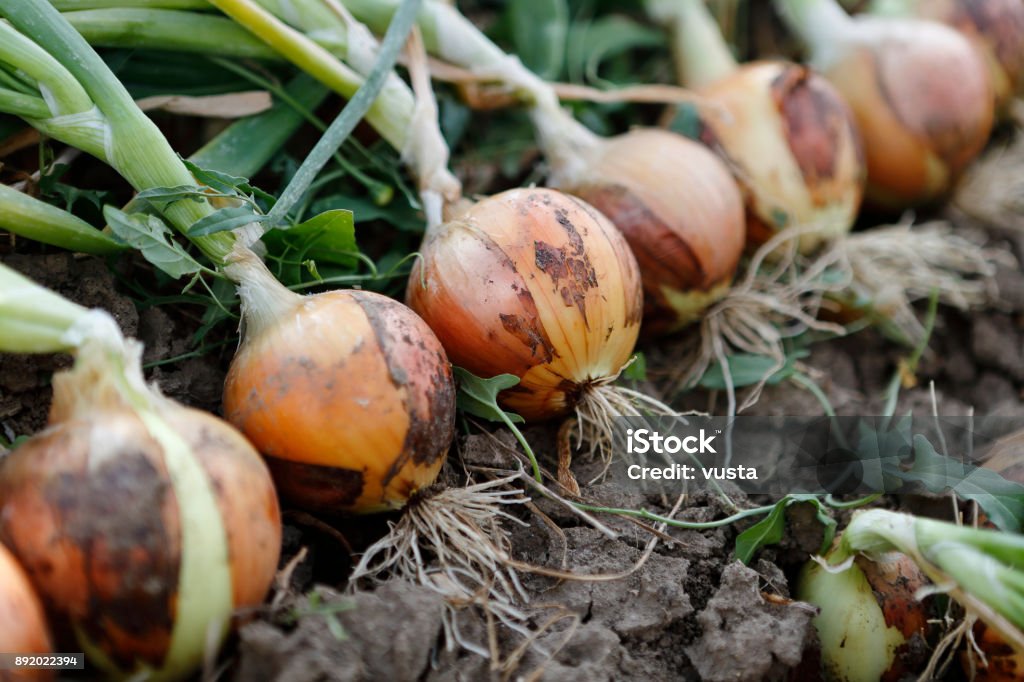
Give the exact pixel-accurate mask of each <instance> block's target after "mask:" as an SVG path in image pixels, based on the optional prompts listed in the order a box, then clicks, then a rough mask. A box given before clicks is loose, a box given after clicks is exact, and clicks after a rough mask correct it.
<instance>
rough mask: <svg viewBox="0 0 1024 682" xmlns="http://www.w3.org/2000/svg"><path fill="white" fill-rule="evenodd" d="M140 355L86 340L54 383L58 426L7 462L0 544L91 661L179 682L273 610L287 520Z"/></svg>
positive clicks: (245, 455)
mask: <svg viewBox="0 0 1024 682" xmlns="http://www.w3.org/2000/svg"><path fill="white" fill-rule="evenodd" d="M110 324H111V325H112V324H113V323H112V322H111V323H110ZM140 356H141V348H140V347H139V346H138V344H134V343H128V344H126V345H125V346H124V347H123V348H122V349H120V350H112V349H111V347H110V346H109V345H107V343H105V342H100V341H88V342H86V343H85V344H84V345H83V346H82V347H81V348H80V349H79V351H78V356H77V359H76V363H75V365H74V367H73V369H71V370H69V371H67V372H63V373H60V374H58V375H55V376H54V379H53V387H54V401H53V406H52V408H51V412H50V424H49V426H48V428H47V429H46V430H44V431H42V432H40V433H38V434H36V435H35V436H33V437H32V438H31V439H29V440H28V441H27V442H25V443H24V444H22V445H21V446H20V447H18V448H17V450H15V451H14V452H13V453H12V454H11V455H10V456H8V457H7V458H5V459H4V460H3V461H2V462H0V540H2V541H3V542H4V544H6V545H7V546H8V547H10V549H11V551H12V552H13V553H14V554H15V555H16V556H17V558H18V560H19V561H20V562H21V564H22V565H23V566H24V568H25V571H26V572H27V573H28V575H29V576H30V578H31V580H32V582H33V583H34V585H35V586H36V588H37V589H38V590H39V593H40V594H41V596H42V597H43V599H44V601H45V602H46V604H47V607H48V608H49V609H50V610H51V612H53V613H54V614H56V616H57V617H58V618H59V619H60V620H61V621H62V622H65V621H66V622H67V624H69V625H70V626H71V627H72V628H73V630H74V631H75V633H76V635H77V637H78V642H79V645H80V646H81V648H82V650H84V651H85V652H86V654H87V655H88V656H89V658H90V660H91V661H92V663H93V664H94V665H96V666H98V667H99V668H101V669H102V670H104V671H105V673H106V674H108V675H111V676H115V677H123V676H128V675H133V674H144V675H148V676H150V677H148V679H181V678H183V677H187V676H188V675H190V674H192V673H193V672H194V671H195V669H196V668H197V667H198V666H199V665H200V664H201V663H202V661H203V657H204V655H205V654H206V653H207V652H208V651H209V650H210V648H211V647H216V646H218V645H219V643H220V642H221V641H222V639H223V637H224V635H225V634H226V633H227V630H228V626H229V625H230V623H231V619H232V617H233V614H234V613H235V611H236V610H237V609H239V608H244V607H251V606H255V605H257V604H259V603H260V602H261V601H262V600H263V598H264V596H265V595H266V592H267V590H268V588H269V587H270V583H271V581H272V579H273V576H274V573H275V571H276V569H277V559H278V554H279V551H280V542H281V525H280V515H279V512H278V506H277V497H276V495H275V494H274V489H273V485H272V483H271V480H270V476H269V475H268V472H267V469H266V466H265V465H264V464H263V462H262V460H261V459H260V457H259V455H258V454H257V453H256V451H255V450H253V448H252V446H251V445H249V443H248V442H246V440H245V439H244V438H242V436H241V435H240V434H239V433H238V432H237V431H235V430H234V429H233V428H231V427H230V426H229V425H228V424H226V423H224V422H222V421H221V420H219V419H217V418H215V417H212V416H210V415H208V414H205V413H203V412H199V411H197V410H192V409H188V408H185V407H182V406H181V405H178V404H177V403H174V402H173V401H170V400H168V399H166V398H164V397H162V396H160V395H159V394H158V393H156V392H154V391H153V390H152V389H150V388H148V387H147V386H146V385H145V384H144V382H143V379H142V373H141V369H140V367H141V365H140V364H139V360H140Z"/></svg>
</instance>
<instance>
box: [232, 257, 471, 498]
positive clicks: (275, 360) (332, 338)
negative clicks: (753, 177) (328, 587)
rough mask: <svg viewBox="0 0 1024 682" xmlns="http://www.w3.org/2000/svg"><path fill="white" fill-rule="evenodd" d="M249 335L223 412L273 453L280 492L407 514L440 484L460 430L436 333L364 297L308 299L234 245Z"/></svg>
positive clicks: (380, 300)
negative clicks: (415, 500)
mask: <svg viewBox="0 0 1024 682" xmlns="http://www.w3.org/2000/svg"><path fill="white" fill-rule="evenodd" d="M227 271H228V272H229V274H230V275H231V276H232V277H233V278H235V280H236V281H237V282H239V283H240V284H239V289H238V291H239V295H240V296H241V299H242V314H243V320H244V330H243V335H242V343H241V346H240V348H239V350H238V353H237V355H236V356H235V358H234V360H233V361H232V363H231V368H230V370H229V372H228V376H227V379H226V381H225V385H224V414H225V416H226V418H227V419H228V421H230V422H231V423H233V424H234V425H235V426H237V427H238V428H239V429H240V430H241V431H242V432H243V433H244V434H245V435H246V436H247V437H248V438H249V440H251V441H252V442H253V444H254V445H255V446H256V447H257V449H259V450H260V451H261V452H262V453H263V454H264V455H265V456H266V457H267V462H268V464H269V466H270V469H271V472H272V473H273V475H274V479H275V481H276V483H277V486H278V491H279V492H280V493H281V495H282V497H284V498H285V499H287V500H289V501H290V502H292V503H294V504H295V505H297V506H299V507H303V508H306V509H311V510H317V511H328V512H351V513H370V512H378V511H383V510H388V509H400V508H402V507H403V506H405V504H406V502H408V501H409V499H410V497H411V496H412V495H413V494H414V493H416V492H417V491H419V490H422V489H424V488H426V487H427V486H429V485H430V484H432V483H433V482H434V480H435V479H436V478H437V475H438V472H439V471H440V470H441V466H442V464H444V460H445V456H446V455H447V453H448V446H449V445H450V443H451V440H452V438H453V436H454V429H455V385H454V381H453V378H452V371H451V366H450V364H449V362H448V358H447V356H446V355H445V352H444V349H443V348H442V347H441V344H440V342H439V341H438V340H437V337H436V336H434V334H433V332H431V330H430V328H429V327H427V325H426V324H425V323H424V322H423V320H421V319H419V318H418V317H417V316H416V315H415V314H414V313H413V312H412V311H411V310H409V309H408V308H406V307H405V306H403V305H402V304H401V303H398V302H397V301H393V300H392V299H389V298H387V297H385V296H381V295H379V294H374V293H371V292H366V291H330V292H326V293H321V294H316V295H312V296H299V295H297V294H294V293H292V292H291V291H289V290H288V289H286V288H284V287H283V286H282V285H281V284H280V283H278V282H277V280H275V279H274V277H273V276H272V275H271V274H270V272H268V271H267V270H266V268H265V267H264V265H263V263H262V262H261V261H260V260H259V258H257V257H256V256H255V255H254V254H252V253H251V252H248V251H244V250H241V249H239V250H236V252H235V261H234V263H233V264H232V265H230V266H229V267H228V270H227Z"/></svg>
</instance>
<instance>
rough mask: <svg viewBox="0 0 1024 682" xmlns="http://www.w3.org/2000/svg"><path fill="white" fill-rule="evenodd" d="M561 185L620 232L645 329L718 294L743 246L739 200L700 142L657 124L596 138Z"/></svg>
mask: <svg viewBox="0 0 1024 682" xmlns="http://www.w3.org/2000/svg"><path fill="white" fill-rule="evenodd" d="M598 149H599V152H598V153H597V154H596V158H594V159H592V161H591V163H590V164H588V170H587V173H586V175H585V176H584V177H583V178H581V181H580V182H578V183H576V184H570V185H567V186H565V187H563V189H564V190H565V191H567V192H569V193H571V194H574V195H576V196H578V197H580V198H581V199H583V200H584V201H586V202H588V203H589V204H590V205H592V206H593V207H594V208H596V209H597V210H598V211H600V212H601V213H602V214H604V215H605V216H606V217H608V219H609V220H611V221H612V223H613V224H614V225H615V226H616V227H617V228H618V229H619V230H620V231H621V232H622V234H623V236H625V238H626V242H627V243H628V244H629V246H630V248H631V249H632V251H633V254H634V255H635V256H636V259H637V262H638V264H639V266H640V272H641V276H642V279H643V290H644V322H643V329H642V331H643V333H644V335H645V336H648V337H650V336H656V335H660V334H665V333H668V332H672V331H675V330H677V329H679V328H680V327H682V326H685V325H686V324H688V323H690V322H692V321H694V320H695V319H697V318H698V317H699V315H700V313H701V312H702V311H703V310H704V309H705V308H707V306H708V305H709V304H711V303H713V302H714V301H716V300H718V299H719V298H721V297H722V296H724V295H725V293H726V291H727V290H728V287H729V285H730V284H731V282H732V279H733V276H734V275H735V274H736V268H737V266H738V265H739V259H740V256H741V255H742V252H743V245H744V240H745V236H744V232H745V223H744V217H743V199H742V197H741V195H740V192H739V189H738V188H737V187H736V183H735V181H734V180H733V179H732V176H731V174H730V172H729V169H728V168H726V167H725V165H723V164H722V162H721V161H719V160H718V159H717V158H715V156H714V155H713V154H710V153H708V151H707V150H706V149H704V148H703V147H702V146H701V145H699V144H697V143H695V142H692V141H690V140H688V139H686V138H684V137H682V136H681V135H677V134H675V133H671V132H668V131H665V130H658V129H638V130H634V131H632V132H629V133H626V134H625V135H619V136H617V137H613V138H611V139H609V140H607V141H605V142H603V143H602V144H601V145H599V147H598Z"/></svg>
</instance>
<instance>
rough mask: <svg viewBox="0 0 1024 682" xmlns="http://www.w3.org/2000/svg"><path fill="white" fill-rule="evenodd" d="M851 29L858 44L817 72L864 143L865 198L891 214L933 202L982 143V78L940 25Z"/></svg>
mask: <svg viewBox="0 0 1024 682" xmlns="http://www.w3.org/2000/svg"><path fill="white" fill-rule="evenodd" d="M856 24H858V26H857V35H858V36H864V39H863V40H851V41H850V43H851V44H850V45H849V46H847V48H846V51H845V53H844V54H843V55H842V57H840V58H838V59H836V60H835V61H834V62H833V63H831V64H828V65H823V70H824V73H825V75H826V76H827V77H828V79H829V80H830V81H831V82H832V83H833V85H835V86H836V88H837V89H838V90H839V92H840V93H842V95H843V96H844V97H845V98H846V101H847V102H848V103H849V105H850V108H851V109H852V110H853V114H854V118H855V120H856V121H857V125H858V128H859V129H860V132H861V135H862V136H863V139H864V150H865V157H866V160H867V168H868V180H867V182H868V185H867V198H868V200H869V201H870V203H872V204H874V205H876V206H879V207H882V208H889V209H902V208H908V207H912V206H918V205H923V204H928V203H931V202H934V201H936V200H939V199H941V198H942V197H943V196H944V195H945V194H946V193H947V192H948V191H949V189H950V188H951V187H952V186H953V184H954V183H955V181H956V179H957V178H958V177H959V175H960V174H961V173H962V171H963V170H964V169H965V168H966V166H967V165H968V164H969V163H970V162H971V160H973V159H974V157H975V156H977V154H978V153H979V152H980V151H981V150H982V148H983V147H984V146H985V143H986V141H987V140H988V136H989V132H990V131H991V129H992V124H993V118H994V97H993V94H992V85H991V83H990V78H989V75H988V69H987V68H986V66H985V64H984V61H983V59H982V57H981V56H980V55H979V54H978V53H977V51H976V50H975V49H974V48H973V47H972V46H971V44H970V42H968V41H967V39H965V38H963V37H962V36H961V35H960V34H958V33H956V32H955V31H953V30H952V29H949V28H947V27H945V26H942V25H940V24H936V23H932V22H927V21H914V20H902V19H884V18H875V17H864V16H861V17H857V19H856ZM869 38H870V40H869Z"/></svg>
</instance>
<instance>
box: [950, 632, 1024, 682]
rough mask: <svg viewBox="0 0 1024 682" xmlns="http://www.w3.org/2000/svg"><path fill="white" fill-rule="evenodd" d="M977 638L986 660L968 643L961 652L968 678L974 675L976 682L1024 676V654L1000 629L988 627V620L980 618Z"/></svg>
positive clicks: (1007, 680) (1016, 681) (1018, 681)
mask: <svg viewBox="0 0 1024 682" xmlns="http://www.w3.org/2000/svg"><path fill="white" fill-rule="evenodd" d="M974 642H975V644H977V645H978V648H979V649H981V652H982V653H983V654H984V655H985V662H983V661H981V660H980V659H979V658H978V656H977V654H976V653H975V652H974V651H971V650H970V649H969V647H970V644H965V646H964V649H963V650H962V651H961V652H960V666H961V667H962V668H963V671H964V675H965V676H966V677H967V679H969V680H970V679H973V680H975V682H1021V680H1024V655H1021V654H1020V652H1018V651H1017V650H1016V649H1014V648H1013V647H1012V646H1010V645H1009V644H1007V643H1006V641H1005V640H1003V638H1002V637H1001V636H1000V635H999V633H998V632H996V631H995V630H993V629H992V628H990V627H988V626H987V625H986V624H985V623H984V621H981V620H979V621H976V622H975V624H974ZM972 662H973V665H972ZM972 675H973V676H972Z"/></svg>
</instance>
